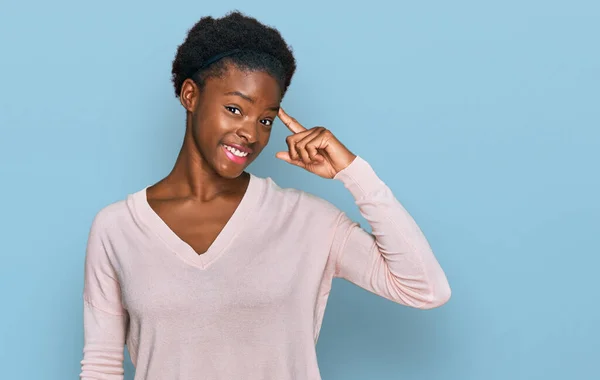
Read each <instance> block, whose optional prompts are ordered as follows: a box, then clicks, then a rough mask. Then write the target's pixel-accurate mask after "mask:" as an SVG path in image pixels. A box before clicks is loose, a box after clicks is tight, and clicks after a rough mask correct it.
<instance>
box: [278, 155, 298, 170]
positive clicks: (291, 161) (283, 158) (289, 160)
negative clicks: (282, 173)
mask: <svg viewBox="0 0 600 380" xmlns="http://www.w3.org/2000/svg"><path fill="white" fill-rule="evenodd" d="M275 157H277V158H279V159H280V160H282V161H285V162H287V163H288V164H292V165H296V166H299V167H301V168H304V166H305V165H304V162H302V160H292V158H291V157H290V152H277V153H276V154H275Z"/></svg>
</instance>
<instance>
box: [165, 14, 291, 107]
mask: <svg viewBox="0 0 600 380" xmlns="http://www.w3.org/2000/svg"><path fill="white" fill-rule="evenodd" d="M223 54H225V55H226V56H225V57H224V58H222V59H218V60H216V62H213V59H212V58H215V57H218V56H219V55H223ZM228 63H230V64H231V63H232V64H234V65H236V66H237V67H239V68H240V69H243V70H252V71H255V70H260V71H265V72H267V73H268V74H270V75H271V76H272V77H273V78H275V79H276V80H277V81H278V82H279V84H280V87H281V91H282V97H283V95H284V94H285V92H286V91H287V88H288V86H289V85H290V82H291V81H292V76H293V75H294V72H295V71H296V60H295V58H294V55H293V54H292V49H291V47H290V46H288V45H287V43H286V42H285V41H284V39H283V38H282V37H281V34H280V33H279V31H278V30H277V29H274V28H273V27H270V26H267V25H264V24H262V23H260V22H259V21H258V20H256V19H255V18H253V17H249V16H246V15H244V14H242V13H240V12H239V11H233V12H230V13H228V14H227V15H225V16H223V17H222V18H218V19H214V18H212V17H210V16H206V17H203V18H201V19H200V21H198V22H197V23H196V25H194V26H193V27H192V28H191V29H190V30H189V32H188V35H187V37H186V39H185V41H184V42H183V43H182V44H181V45H180V46H179V47H178V49H177V54H176V56H175V59H174V61H173V68H172V70H171V73H172V81H173V85H174V86H175V96H176V97H179V94H180V93H181V87H182V85H183V82H184V81H185V80H186V79H188V78H191V79H192V80H194V82H195V83H196V84H197V85H198V87H200V89H202V88H203V86H204V83H205V80H206V79H207V78H209V77H219V76H221V75H223V74H224V73H225V70H226V68H227V64H228Z"/></svg>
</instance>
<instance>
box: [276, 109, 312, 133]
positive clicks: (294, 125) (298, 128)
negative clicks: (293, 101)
mask: <svg viewBox="0 0 600 380" xmlns="http://www.w3.org/2000/svg"><path fill="white" fill-rule="evenodd" d="M277 116H279V118H280V119H281V121H282V122H283V124H285V126H286V127H288V129H289V130H290V131H292V132H294V133H300V132H303V131H306V128H304V127H303V126H302V124H300V123H298V121H297V120H296V119H294V118H293V117H291V116H290V115H288V114H287V113H285V111H284V110H283V108H279V113H278V114H277Z"/></svg>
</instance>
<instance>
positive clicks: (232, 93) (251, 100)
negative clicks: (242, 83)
mask: <svg viewBox="0 0 600 380" xmlns="http://www.w3.org/2000/svg"><path fill="white" fill-rule="evenodd" d="M225 95H235V96H239V97H240V98H242V99H246V100H247V101H249V102H250V103H252V104H254V103H255V102H256V101H255V100H254V98H252V97H251V96H248V95H246V94H244V93H243V92H239V91H230V92H226V93H225ZM269 110H270V111H279V106H273V107H269Z"/></svg>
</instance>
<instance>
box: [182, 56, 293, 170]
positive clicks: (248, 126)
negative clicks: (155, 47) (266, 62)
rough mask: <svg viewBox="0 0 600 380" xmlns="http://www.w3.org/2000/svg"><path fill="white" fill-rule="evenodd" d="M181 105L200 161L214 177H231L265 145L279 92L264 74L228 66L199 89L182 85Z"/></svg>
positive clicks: (279, 99) (246, 164)
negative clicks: (189, 125) (224, 71)
mask: <svg viewBox="0 0 600 380" xmlns="http://www.w3.org/2000/svg"><path fill="white" fill-rule="evenodd" d="M181 101H182V104H183V105H184V107H185V108H186V109H187V110H188V111H190V113H191V115H188V117H190V118H191V133H192V137H193V139H194V143H195V145H196V148H197V149H198V152H199V153H200V156H201V157H202V159H203V160H204V161H205V163H206V164H207V165H208V166H209V167H210V168H211V169H212V170H213V171H215V172H216V173H217V174H218V175H220V176H222V177H225V178H236V177H238V176H239V175H241V174H242V173H243V171H244V169H245V168H246V167H247V166H248V165H249V164H250V163H251V162H252V161H254V159H256V157H257V156H258V155H259V154H260V152H261V151H262V150H263V149H264V147H265V146H266V145H267V143H268V142H269V137H270V136H271V128H272V125H273V122H274V121H275V117H276V116H277V111H278V110H279V104H280V103H281V89H280V87H279V84H278V83H277V81H276V80H275V79H274V78H273V77H271V76H270V75H269V74H267V73H265V72H262V71H244V70H240V69H238V68H237V67H235V66H229V68H228V70H227V72H226V74H225V75H224V76H223V77H220V78H217V77H215V78H208V79H207V80H206V81H205V86H204V88H203V89H202V90H198V87H197V86H196V84H195V83H194V82H192V81H191V80H186V82H185V83H184V84H183V88H182V91H181Z"/></svg>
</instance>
